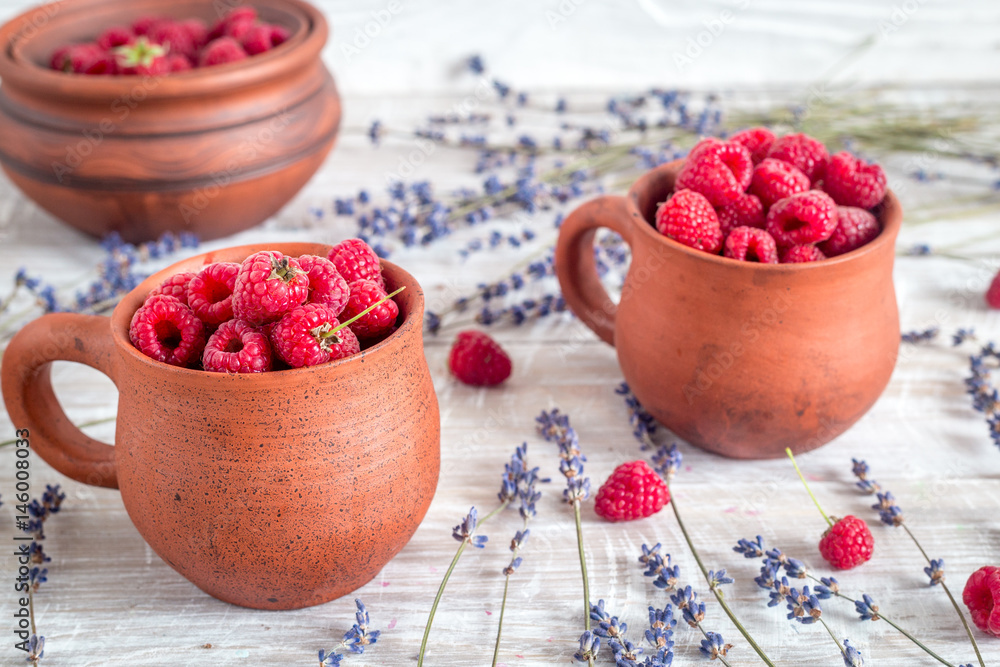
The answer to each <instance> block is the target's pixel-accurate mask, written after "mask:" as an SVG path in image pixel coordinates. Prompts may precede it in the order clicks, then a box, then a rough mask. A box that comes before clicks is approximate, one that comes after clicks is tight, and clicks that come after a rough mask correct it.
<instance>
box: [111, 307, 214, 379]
mask: <svg viewBox="0 0 1000 667" xmlns="http://www.w3.org/2000/svg"><path fill="white" fill-rule="evenodd" d="M128 337H129V340H131V341H132V344H133V345H135V346H136V348H138V349H139V351H140V352H142V353H143V354H145V355H146V356H147V357H150V358H152V359H155V360H156V361H162V362H163V363H165V364H170V365H171V366H188V365H189V364H191V363H193V362H195V361H197V360H198V359H199V358H200V357H201V351H202V350H203V349H205V325H204V324H202V323H201V320H199V319H198V318H197V317H195V314H194V313H193V312H191V309H190V308H188V307H187V306H185V305H184V304H183V303H181V302H180V301H179V300H178V299H175V298H174V297H172V296H163V295H157V296H152V297H150V298H148V299H146V302H145V303H144V304H143V305H142V307H140V308H139V310H137V311H135V315H133V316H132V323H131V324H130V325H129V329H128Z"/></svg>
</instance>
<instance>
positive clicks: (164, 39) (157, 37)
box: [149, 21, 198, 58]
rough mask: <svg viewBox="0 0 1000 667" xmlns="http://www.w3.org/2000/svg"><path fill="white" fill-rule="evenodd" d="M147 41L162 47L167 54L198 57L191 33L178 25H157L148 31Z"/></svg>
mask: <svg viewBox="0 0 1000 667" xmlns="http://www.w3.org/2000/svg"><path fill="white" fill-rule="evenodd" d="M149 41H150V42H152V43H153V44H159V45H161V46H163V47H164V48H165V49H167V53H169V54H176V53H180V54H182V55H184V56H187V57H188V58H197V57H198V45H197V44H195V43H194V40H193V39H192V37H191V33H190V32H188V30H187V29H185V28H184V27H183V26H181V25H180V24H179V23H170V22H167V21H164V22H162V23H157V24H156V25H155V26H153V27H152V28H151V29H150V31H149Z"/></svg>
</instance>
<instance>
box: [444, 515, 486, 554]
mask: <svg viewBox="0 0 1000 667" xmlns="http://www.w3.org/2000/svg"><path fill="white" fill-rule="evenodd" d="M478 521H479V515H478V512H477V511H476V508H475V507H472V508H471V509H469V513H468V514H467V515H466V516H465V518H464V519H462V523H460V524H458V525H457V526H455V527H454V528H452V531H451V536H452V537H454V538H455V539H456V540H458V541H459V542H468V543H469V544H471V545H472V546H474V547H476V548H477V549H482V548H484V547H485V546H486V542H487V541H488V540H489V538H488V537H487V536H486V535H475V532H476V524H477V523H478Z"/></svg>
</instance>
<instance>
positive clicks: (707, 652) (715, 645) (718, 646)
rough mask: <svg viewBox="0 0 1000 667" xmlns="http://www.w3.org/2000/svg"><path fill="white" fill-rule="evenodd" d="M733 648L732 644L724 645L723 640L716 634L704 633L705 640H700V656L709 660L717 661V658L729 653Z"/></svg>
mask: <svg viewBox="0 0 1000 667" xmlns="http://www.w3.org/2000/svg"><path fill="white" fill-rule="evenodd" d="M732 647H733V645H732V644H726V643H725V640H724V639H723V638H722V635H720V634H719V633H718V632H709V633H706V637H705V639H702V640H701V648H700V649H698V650H699V651H701V654H702V655H704V656H705V657H706V658H708V659H710V660H717V659H718V658H719V656H725V655H726V654H727V653H729V649H731V648H732Z"/></svg>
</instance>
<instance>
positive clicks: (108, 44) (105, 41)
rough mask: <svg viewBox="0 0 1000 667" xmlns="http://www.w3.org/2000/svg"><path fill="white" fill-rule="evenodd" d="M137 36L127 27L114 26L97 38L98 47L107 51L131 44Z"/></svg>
mask: <svg viewBox="0 0 1000 667" xmlns="http://www.w3.org/2000/svg"><path fill="white" fill-rule="evenodd" d="M134 37H135V35H134V34H133V32H132V29H131V28H129V27H128V26H126V25H114V26H111V27H110V28H107V29H106V30H105V31H104V32H102V33H101V34H100V35H99V36H98V37H97V45H98V46H99V47H101V48H102V49H104V50H105V51H110V50H111V49H113V48H115V47H118V46H125V45H126V44H128V43H130V42H131V41H132V39H133V38H134Z"/></svg>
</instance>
